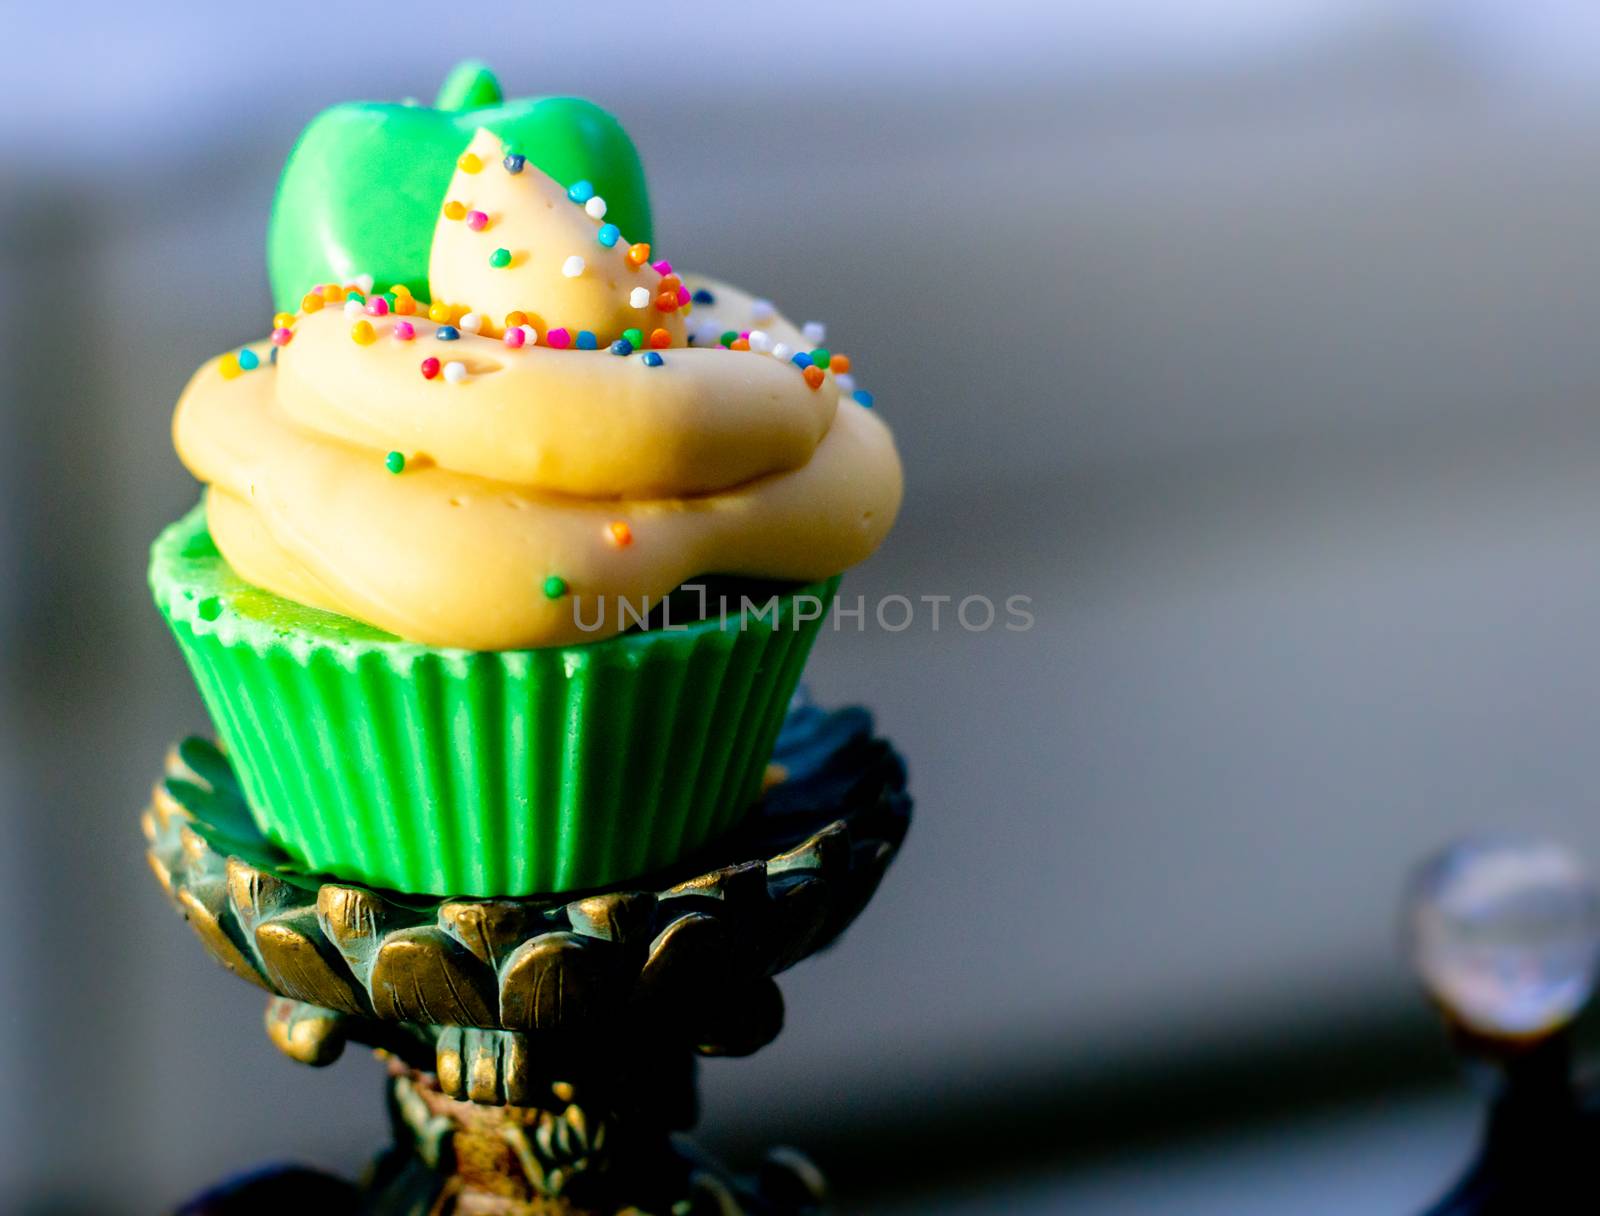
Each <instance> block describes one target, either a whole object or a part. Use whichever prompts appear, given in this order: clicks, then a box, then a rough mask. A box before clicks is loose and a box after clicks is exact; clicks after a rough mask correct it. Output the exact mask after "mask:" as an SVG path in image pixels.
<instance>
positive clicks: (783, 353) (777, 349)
mask: <svg viewBox="0 0 1600 1216" xmlns="http://www.w3.org/2000/svg"><path fill="white" fill-rule="evenodd" d="M792 354H794V351H792V350H790V349H789V344H788V343H787V342H779V343H778V344H777V345H776V346H774V347H773V348H772V357H773V358H774V359H777V360H779V361H780V362H781V361H783V360H785V359H787V358H788V357H789V356H790V355H792Z"/></svg>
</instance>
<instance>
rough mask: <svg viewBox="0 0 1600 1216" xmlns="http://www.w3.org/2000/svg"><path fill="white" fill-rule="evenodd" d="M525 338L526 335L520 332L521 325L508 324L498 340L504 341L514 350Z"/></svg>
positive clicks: (526, 338) (526, 337)
mask: <svg viewBox="0 0 1600 1216" xmlns="http://www.w3.org/2000/svg"><path fill="white" fill-rule="evenodd" d="M527 340H528V335H527V334H525V333H523V332H522V327H521V326H520V325H511V326H508V327H507V328H506V332H505V334H504V335H503V336H502V337H501V339H500V341H502V342H504V343H505V344H506V345H507V346H509V347H510V348H511V349H512V350H516V349H517V347H519V346H521V345H522V344H523V343H524V342H526V341H527Z"/></svg>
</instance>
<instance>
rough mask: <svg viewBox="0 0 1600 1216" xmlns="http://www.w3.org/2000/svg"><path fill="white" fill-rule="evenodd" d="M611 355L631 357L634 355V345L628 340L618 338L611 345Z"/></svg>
mask: <svg viewBox="0 0 1600 1216" xmlns="http://www.w3.org/2000/svg"><path fill="white" fill-rule="evenodd" d="M611 353H612V354H613V355H631V354H633V343H632V342H629V341H628V340H627V339H626V338H618V339H617V340H616V341H615V342H613V343H612V344H611Z"/></svg>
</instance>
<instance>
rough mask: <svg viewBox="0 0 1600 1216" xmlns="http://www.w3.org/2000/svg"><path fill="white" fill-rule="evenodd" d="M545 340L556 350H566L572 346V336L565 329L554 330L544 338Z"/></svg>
mask: <svg viewBox="0 0 1600 1216" xmlns="http://www.w3.org/2000/svg"><path fill="white" fill-rule="evenodd" d="M544 340H545V341H546V342H547V343H549V344H550V345H551V346H553V347H555V349H556V350H566V349H567V347H569V346H571V345H572V335H571V334H570V333H568V332H567V331H566V330H565V329H552V330H551V331H550V332H549V333H547V334H546V335H545V336H544Z"/></svg>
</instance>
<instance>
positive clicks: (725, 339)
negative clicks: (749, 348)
mask: <svg viewBox="0 0 1600 1216" xmlns="http://www.w3.org/2000/svg"><path fill="white" fill-rule="evenodd" d="M738 336H739V331H738V330H737V329H729V330H724V331H723V333H722V335H721V336H720V337H719V338H718V339H717V345H718V346H727V345H728V344H729V343H731V342H732V341H733V340H734V339H735V338H737V337H738Z"/></svg>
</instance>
